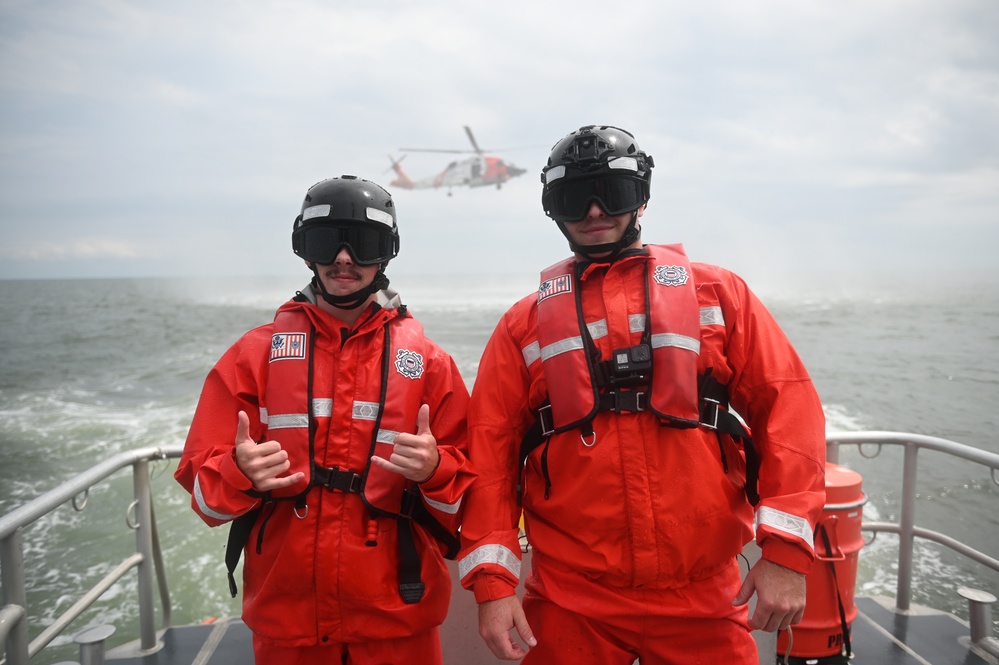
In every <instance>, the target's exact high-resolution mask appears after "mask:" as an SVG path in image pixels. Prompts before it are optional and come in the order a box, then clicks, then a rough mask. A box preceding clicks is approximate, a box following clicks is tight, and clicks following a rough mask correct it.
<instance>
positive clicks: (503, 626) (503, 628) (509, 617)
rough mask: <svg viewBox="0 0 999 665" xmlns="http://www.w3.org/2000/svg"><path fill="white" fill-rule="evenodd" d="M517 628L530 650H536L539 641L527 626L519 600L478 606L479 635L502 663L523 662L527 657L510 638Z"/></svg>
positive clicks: (508, 599) (514, 599)
mask: <svg viewBox="0 0 999 665" xmlns="http://www.w3.org/2000/svg"><path fill="white" fill-rule="evenodd" d="M514 628H516V629H517V634H518V635H519V636H520V639H522V640H524V642H526V643H527V645H528V646H531V647H533V646H537V644H538V641H537V640H536V639H534V633H533V632H532V631H531V627H530V626H529V625H527V617H526V616H524V608H523V607H521V605H520V600H519V599H518V598H517V596H508V597H506V598H500V599H499V600H487V601H485V602H484V603H480V604H479V635H480V636H481V637H482V639H483V640H485V643H486V646H488V647H489V650H490V651H492V652H493V655H494V656H496V657H497V658H499V659H500V660H520V659H521V658H523V657H524V656H526V655H527V651H526V650H525V649H524V647H523V646H521V645H520V643H519V642H517V641H515V640H513V639H511V638H510V631H511V630H512V629H514Z"/></svg>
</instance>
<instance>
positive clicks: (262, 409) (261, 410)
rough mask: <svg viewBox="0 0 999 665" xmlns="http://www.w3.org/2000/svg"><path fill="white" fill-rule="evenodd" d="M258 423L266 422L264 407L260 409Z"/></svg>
mask: <svg viewBox="0 0 999 665" xmlns="http://www.w3.org/2000/svg"><path fill="white" fill-rule="evenodd" d="M260 422H262V423H266V422H267V409H265V408H264V407H260Z"/></svg>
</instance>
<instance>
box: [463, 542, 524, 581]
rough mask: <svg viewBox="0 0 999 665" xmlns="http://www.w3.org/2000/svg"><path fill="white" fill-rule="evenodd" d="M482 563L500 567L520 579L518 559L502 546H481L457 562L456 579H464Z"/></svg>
mask: <svg viewBox="0 0 999 665" xmlns="http://www.w3.org/2000/svg"><path fill="white" fill-rule="evenodd" d="M484 563H494V564H496V565H498V566H502V567H503V568H506V569H507V570H508V571H510V573H511V574H512V575H513V576H514V577H515V578H517V579H518V580H519V579H520V557H518V556H517V555H516V554H514V553H513V552H511V551H510V550H508V549H507V548H505V547H503V546H502V545H483V546H481V547H476V548H475V549H474V550H472V551H471V552H469V553H468V554H467V555H466V556H465V557H463V558H462V559H461V561H459V562H458V577H459V578H461V579H464V578H465V576H466V575H468V574H469V573H470V572H472V571H473V570H474V569H475V567H476V566H480V565H482V564H484Z"/></svg>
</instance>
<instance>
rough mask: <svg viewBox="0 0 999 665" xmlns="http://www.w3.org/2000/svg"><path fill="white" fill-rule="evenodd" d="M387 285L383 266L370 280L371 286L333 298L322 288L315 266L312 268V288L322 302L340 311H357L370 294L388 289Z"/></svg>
mask: <svg viewBox="0 0 999 665" xmlns="http://www.w3.org/2000/svg"><path fill="white" fill-rule="evenodd" d="M388 285H389V278H388V277H386V276H385V266H384V265H383V266H382V267H381V268H379V269H378V272H377V273H375V278H374V279H373V280H371V284H368V285H367V286H365V287H364V288H363V289H359V290H357V291H354V292H353V293H348V294H347V295H345V296H333V295H330V294H329V293H328V292H327V291H326V287H325V286H323V280H321V279H319V272H318V271H317V270H316V268H315V266H313V267H312V288H313V289H315V290H316V291H318V292H319V293H320V295H322V297H323V300H325V301H326V302H327V303H329V304H330V305H332V306H333V307H339V308H340V309H357V308H358V307H360V306H361V305H363V304H364V303H365V302H367V300H368V297H369V296H371V294H373V293H376V292H378V291H381V290H382V289H386V288H388Z"/></svg>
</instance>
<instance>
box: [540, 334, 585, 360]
mask: <svg viewBox="0 0 999 665" xmlns="http://www.w3.org/2000/svg"><path fill="white" fill-rule="evenodd" d="M582 348H583V338H582V337H570V338H569V339H563V340H561V341H559V342H555V343H553V344H549V345H548V346H546V347H545V348H543V349H541V359H542V360H548V359H550V358H554V357H555V356H557V355H559V354H561V353H568V352H569V351H578V350H579V349H582Z"/></svg>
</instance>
